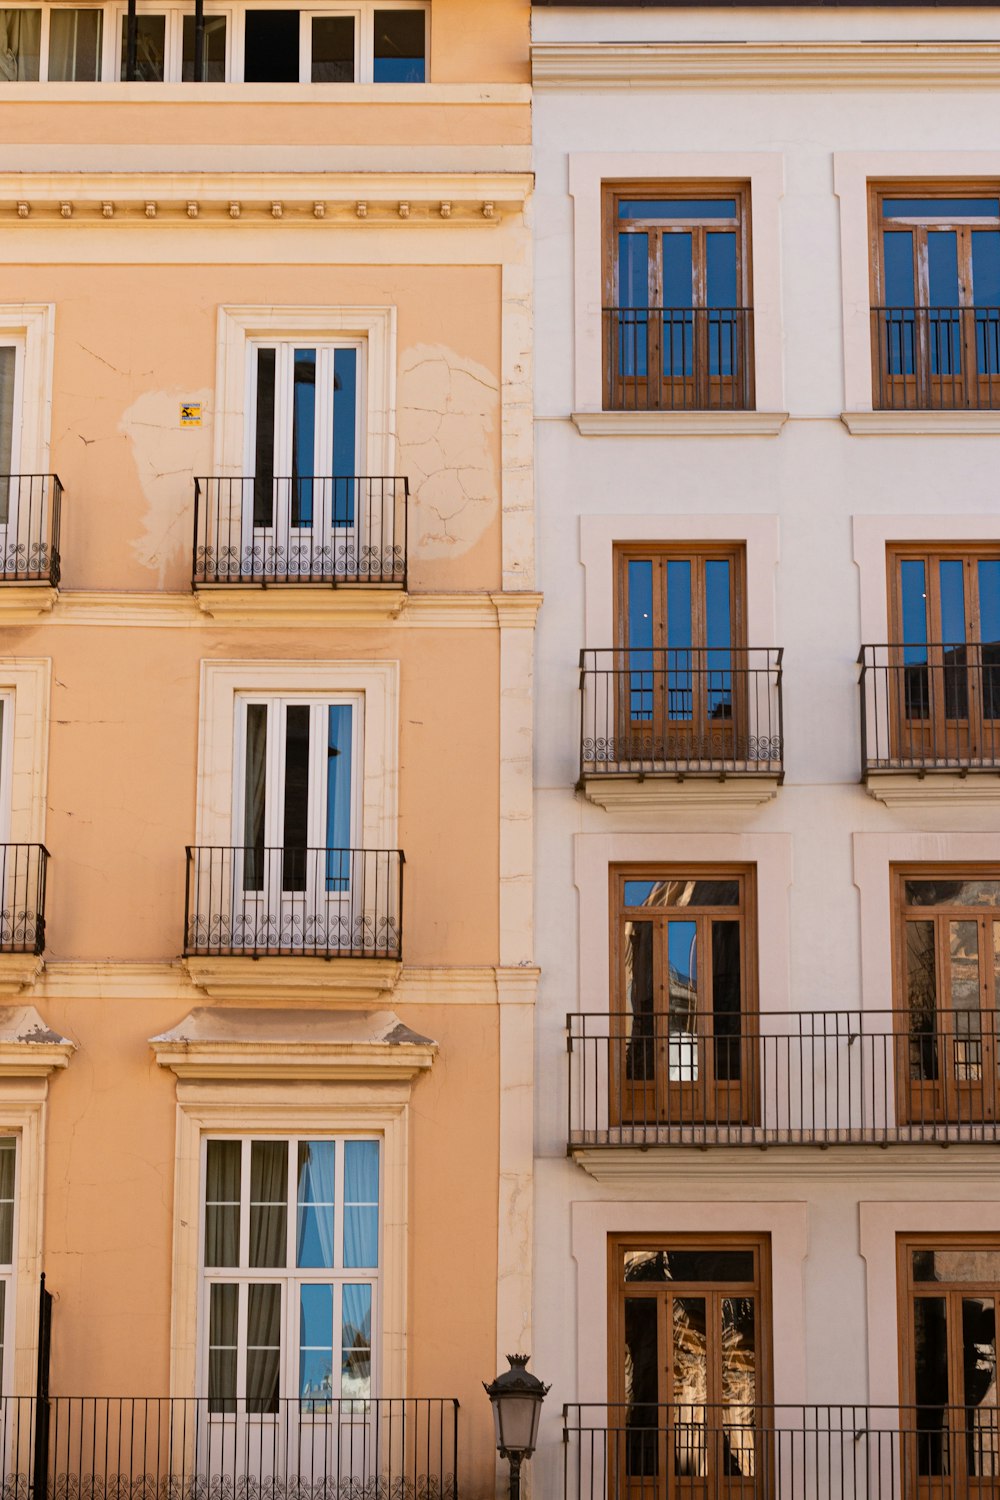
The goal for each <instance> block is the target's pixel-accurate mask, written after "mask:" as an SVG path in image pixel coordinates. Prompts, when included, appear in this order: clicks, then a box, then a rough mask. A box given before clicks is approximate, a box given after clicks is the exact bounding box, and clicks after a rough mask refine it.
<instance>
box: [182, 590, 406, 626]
mask: <svg viewBox="0 0 1000 1500" xmlns="http://www.w3.org/2000/svg"><path fill="white" fill-rule="evenodd" d="M195 598H196V599H197V601H198V608H199V609H200V610H201V611H202V613H203V614H206V615H210V616H211V618H212V619H213V620H224V621H226V622H227V623H237V622H239V623H247V624H256V623H258V622H259V623H260V624H262V625H263V624H269V625H278V624H284V623H286V622H288V623H289V624H296V623H297V622H298V621H300V620H312V621H315V622H316V623H317V624H318V623H321V622H322V621H325V620H328V621H330V622H332V623H336V624H338V625H368V624H380V623H381V622H382V621H384V620H394V619H396V618H397V617H398V616H399V615H400V614H401V613H402V611H403V609H404V607H405V605H406V593H405V591H404V590H403V589H401V588H393V587H391V586H389V587H386V586H384V585H383V586H382V587H379V588H375V587H372V588H368V587H365V586H364V585H361V586H357V585H353V584H352V585H344V586H341V587H337V588H334V587H333V586H332V585H329V584H328V585H321V584H320V585H317V584H284V583H281V584H270V585H268V587H266V588H265V587H263V586H262V585H260V584H254V583H248V584H243V583H236V584H232V583H221V584H213V585H211V586H209V587H199V588H196V589H195Z"/></svg>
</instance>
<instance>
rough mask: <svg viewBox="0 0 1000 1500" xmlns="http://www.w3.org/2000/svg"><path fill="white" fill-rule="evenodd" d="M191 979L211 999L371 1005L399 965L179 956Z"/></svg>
mask: <svg viewBox="0 0 1000 1500" xmlns="http://www.w3.org/2000/svg"><path fill="white" fill-rule="evenodd" d="M182 962H183V965H184V968H185V969H186V970H187V972H188V974H189V975H190V977H191V980H192V982H193V983H194V984H196V985H197V986H198V988H199V989H201V990H204V991H205V993H206V994H207V995H211V996H212V997H213V998H217V999H225V1000H259V999H261V998H262V997H270V998H272V999H277V998H279V997H280V998H281V999H282V1000H348V1001H352V1002H354V1003H356V1004H369V1005H371V1004H377V1003H378V1002H379V1001H380V1000H384V999H385V997H386V996H387V995H391V994H392V991H393V990H394V989H395V987H396V982H397V980H398V979H399V976H400V974H401V972H402V968H403V966H402V964H401V963H397V962H396V961H395V960H394V959H387V958H330V959H327V958H311V957H307V956H306V955H305V954H301V955H300V954H289V955H288V956H287V957H269V958H250V957H246V958H244V957H242V956H241V955H238V954H237V955H234V956H232V957H228V958H197V957H194V958H185V959H184V960H182Z"/></svg>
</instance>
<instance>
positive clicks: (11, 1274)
mask: <svg viewBox="0 0 1000 1500" xmlns="http://www.w3.org/2000/svg"><path fill="white" fill-rule="evenodd" d="M0 1137H2V1138H3V1139H4V1140H13V1142H14V1215H13V1228H12V1233H11V1258H10V1261H9V1262H6V1263H5V1262H2V1261H0V1283H2V1284H3V1287H4V1303H3V1359H2V1361H0V1396H6V1395H8V1394H9V1393H10V1390H11V1384H12V1375H13V1371H14V1337H15V1332H16V1328H17V1320H16V1316H15V1313H16V1308H17V1293H18V1277H17V1263H18V1245H19V1234H20V1196H21V1156H22V1151H21V1135H20V1132H19V1131H16V1130H11V1129H10V1128H8V1127H6V1126H0Z"/></svg>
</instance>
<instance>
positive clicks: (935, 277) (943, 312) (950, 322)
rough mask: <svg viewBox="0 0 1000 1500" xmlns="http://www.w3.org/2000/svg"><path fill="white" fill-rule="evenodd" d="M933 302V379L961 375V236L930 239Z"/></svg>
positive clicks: (930, 328) (950, 234)
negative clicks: (959, 268) (934, 377)
mask: <svg viewBox="0 0 1000 1500" xmlns="http://www.w3.org/2000/svg"><path fill="white" fill-rule="evenodd" d="M927 280H928V296H929V300H930V309H931V311H930V314H929V319H928V337H929V340H930V352H931V374H932V375H957V374H958V372H959V371H960V369H961V366H962V351H961V327H960V324H959V314H958V236H957V235H956V234H955V232H954V231H953V230H946V231H935V232H934V233H933V234H929V235H928V236H927Z"/></svg>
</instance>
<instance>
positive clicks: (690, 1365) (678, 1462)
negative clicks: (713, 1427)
mask: <svg viewBox="0 0 1000 1500" xmlns="http://www.w3.org/2000/svg"><path fill="white" fill-rule="evenodd" d="M671 1308H672V1314H673V1316H672V1319H671V1333H672V1336H673V1351H672V1370H671V1375H672V1396H673V1420H674V1431H673V1438H674V1473H675V1474H677V1475H685V1476H687V1477H691V1478H694V1477H697V1478H703V1477H706V1476H707V1474H708V1443H709V1438H708V1433H707V1431H706V1428H707V1421H708V1410H707V1407H708V1380H709V1371H708V1316H707V1315H708V1301H707V1299H706V1298H705V1297H686V1296H685V1297H674V1298H673V1299H672V1303H671Z"/></svg>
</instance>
